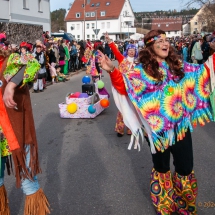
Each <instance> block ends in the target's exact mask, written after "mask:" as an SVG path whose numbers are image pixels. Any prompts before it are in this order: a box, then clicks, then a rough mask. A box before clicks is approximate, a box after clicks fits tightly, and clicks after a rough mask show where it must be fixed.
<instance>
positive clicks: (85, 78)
mask: <svg viewBox="0 0 215 215" xmlns="http://www.w3.org/2000/svg"><path fill="white" fill-rule="evenodd" d="M90 81H91V79H90V77H89V76H87V75H86V76H84V77H83V78H82V82H83V83H84V84H89V83H90Z"/></svg>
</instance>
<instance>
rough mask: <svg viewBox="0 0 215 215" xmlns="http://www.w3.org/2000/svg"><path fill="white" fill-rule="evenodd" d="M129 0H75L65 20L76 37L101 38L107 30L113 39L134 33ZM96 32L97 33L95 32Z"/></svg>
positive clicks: (69, 30)
mask: <svg viewBox="0 0 215 215" xmlns="http://www.w3.org/2000/svg"><path fill="white" fill-rule="evenodd" d="M134 20H135V17H134V13H133V11H132V8H131V4H130V1H129V0H75V1H74V3H73V5H72V7H71V9H70V11H69V12H68V14H67V16H66V18H65V21H66V22H67V32H68V33H71V34H72V35H74V36H75V38H76V39H78V40H81V39H84V40H85V39H91V40H95V39H101V37H102V36H103V33H104V32H108V33H109V35H110V38H111V39H113V40H118V39H125V38H129V36H130V35H131V34H134V33H136V28H134V27H133V26H134ZM96 33H97V34H96Z"/></svg>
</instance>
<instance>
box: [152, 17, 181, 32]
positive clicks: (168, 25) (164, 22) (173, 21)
mask: <svg viewBox="0 0 215 215" xmlns="http://www.w3.org/2000/svg"><path fill="white" fill-rule="evenodd" d="M159 25H160V26H159ZM156 29H161V30H163V31H181V30H182V19H181V18H155V19H153V20H152V27H151V30H156Z"/></svg>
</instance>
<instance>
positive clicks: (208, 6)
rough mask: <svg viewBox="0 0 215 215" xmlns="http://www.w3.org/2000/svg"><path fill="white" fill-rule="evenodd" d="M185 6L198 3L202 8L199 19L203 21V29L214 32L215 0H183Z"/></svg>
mask: <svg viewBox="0 0 215 215" xmlns="http://www.w3.org/2000/svg"><path fill="white" fill-rule="evenodd" d="M182 2H183V3H185V7H191V6H192V5H194V4H195V5H196V4H198V5H199V6H200V7H201V8H202V13H201V14H199V16H198V18H199V21H200V22H201V23H202V26H203V27H202V31H206V32H212V31H214V30H215V22H214V20H215V0H182Z"/></svg>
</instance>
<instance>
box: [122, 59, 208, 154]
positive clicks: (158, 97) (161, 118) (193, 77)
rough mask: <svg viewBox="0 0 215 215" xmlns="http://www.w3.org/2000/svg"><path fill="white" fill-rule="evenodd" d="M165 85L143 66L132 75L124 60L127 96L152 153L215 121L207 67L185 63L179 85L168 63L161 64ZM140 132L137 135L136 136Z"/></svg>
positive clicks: (132, 72)
mask: <svg viewBox="0 0 215 215" xmlns="http://www.w3.org/2000/svg"><path fill="white" fill-rule="evenodd" d="M159 66H160V67H159V70H160V72H161V73H162V74H163V81H162V83H157V81H156V80H155V79H154V78H153V77H151V76H149V75H148V74H147V73H146V72H145V71H144V70H143V67H142V65H141V64H138V65H136V66H135V67H134V68H133V69H132V70H130V71H129V62H127V61H126V60H124V61H123V62H122V63H121V64H120V66H119V69H120V71H121V73H122V74H123V78H124V82H125V86H126V90H127V93H128V96H129V98H130V100H131V102H132V103H133V105H134V107H135V109H136V111H137V113H138V115H139V117H140V121H142V124H143V125H144V126H145V125H147V126H145V127H148V128H150V130H149V129H148V130H147V133H148V135H149V137H150V138H149V140H150V145H151V150H152V153H155V152H156V151H155V148H156V149H157V150H158V151H164V150H165V149H166V148H168V146H169V145H172V144H174V141H175V135H177V139H178V140H181V139H183V137H184V136H185V132H186V131H187V129H188V128H189V129H190V130H191V131H192V130H193V127H192V125H193V126H194V127H195V126H196V125H197V122H199V123H200V125H202V126H203V125H205V122H209V121H211V120H212V114H211V106H210V100H209V96H210V88H209V83H210V73H208V71H207V70H206V68H205V67H204V65H197V64H190V63H186V62H184V64H183V65H182V66H183V69H184V73H185V77H184V78H183V79H182V80H181V81H180V82H179V83H176V82H175V81H174V80H173V75H172V74H171V73H170V70H169V66H168V64H167V63H166V62H162V63H160V64H159ZM138 132H139V130H138V131H136V134H135V136H137V135H138V134H137V133H138Z"/></svg>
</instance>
